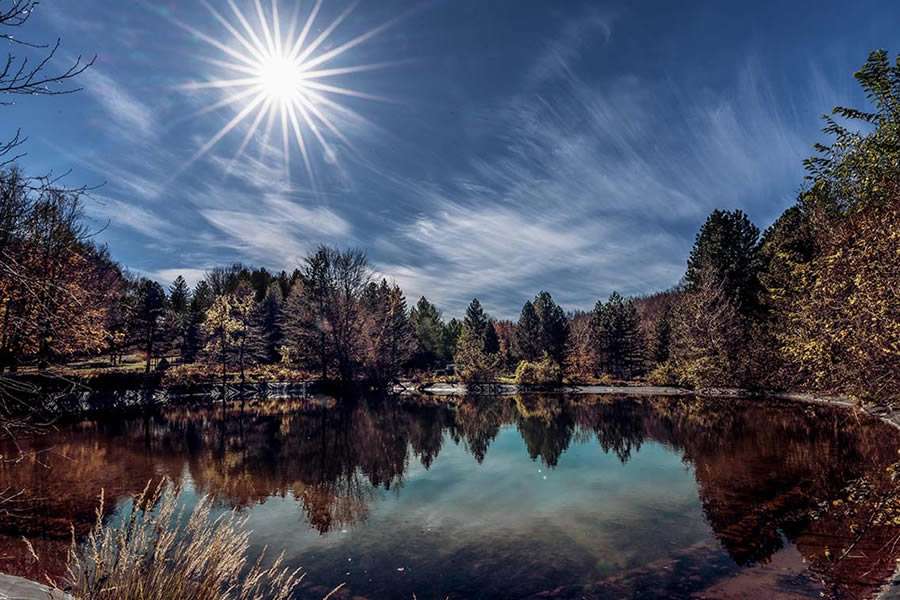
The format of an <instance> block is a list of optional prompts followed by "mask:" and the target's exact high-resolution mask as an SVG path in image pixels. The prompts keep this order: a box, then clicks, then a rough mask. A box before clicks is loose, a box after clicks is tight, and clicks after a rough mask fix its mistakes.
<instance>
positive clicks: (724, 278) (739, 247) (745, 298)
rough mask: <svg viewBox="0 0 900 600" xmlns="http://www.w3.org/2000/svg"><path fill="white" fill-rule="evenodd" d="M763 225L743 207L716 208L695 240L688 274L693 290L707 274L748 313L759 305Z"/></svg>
mask: <svg viewBox="0 0 900 600" xmlns="http://www.w3.org/2000/svg"><path fill="white" fill-rule="evenodd" d="M758 270H759V228H757V227H756V225H754V224H753V223H752V222H751V221H750V219H749V217H747V215H746V214H744V213H743V211H740V210H733V211H725V210H718V209H717V210H714V211H713V212H712V213H711V214H710V215H709V217H707V219H706V222H705V223H704V224H703V227H701V228H700V232H699V233H698V234H697V239H696V240H695V241H694V246H693V248H691V254H690V257H689V258H688V267H687V272H686V273H685V275H684V279H685V283H686V284H687V288H688V289H689V290H696V289H699V288H700V287H701V286H702V285H703V283H704V281H703V278H704V276H708V277H713V278H714V280H715V285H719V284H721V285H722V286H724V292H725V295H726V296H727V297H728V298H729V299H730V300H731V301H732V302H733V303H735V304H736V305H737V306H738V307H739V309H740V310H741V312H743V313H744V314H750V313H752V312H753V311H754V310H755V309H756V307H757V296H758V280H757V272H758Z"/></svg>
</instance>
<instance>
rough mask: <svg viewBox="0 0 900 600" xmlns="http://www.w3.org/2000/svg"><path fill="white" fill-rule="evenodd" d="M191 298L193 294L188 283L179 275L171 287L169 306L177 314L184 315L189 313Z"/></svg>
mask: <svg viewBox="0 0 900 600" xmlns="http://www.w3.org/2000/svg"><path fill="white" fill-rule="evenodd" d="M190 296H191V292H190V288H188V284H187V281H185V280H184V277H182V276H181V275H179V276H178V277H176V278H175V281H173V282H172V285H170V286H169V306H170V307H171V308H172V310H173V311H174V312H175V313H177V314H179V315H183V314H185V313H186V312H187V309H188V303H189V302H190Z"/></svg>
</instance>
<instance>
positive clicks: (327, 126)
mask: <svg viewBox="0 0 900 600" xmlns="http://www.w3.org/2000/svg"><path fill="white" fill-rule="evenodd" d="M200 1H201V2H202V4H203V5H204V6H205V7H206V9H207V10H208V11H209V12H210V13H211V14H212V16H213V17H214V19H215V20H216V21H217V22H218V23H219V24H220V25H221V26H222V27H223V28H224V30H225V32H226V33H227V34H228V36H225V37H223V36H220V35H218V34H208V33H204V32H203V31H200V30H198V29H196V28H194V27H192V26H190V25H188V24H186V23H183V22H181V21H178V20H176V19H174V18H173V19H172V21H173V22H174V23H175V24H176V25H178V26H179V27H181V28H182V29H185V30H186V31H188V32H189V33H191V34H192V35H193V36H194V37H195V38H196V39H199V40H201V41H203V42H205V43H206V44H208V45H209V46H210V47H211V48H213V49H215V50H216V51H217V55H215V56H199V57H198V58H199V59H200V60H202V61H203V62H206V63H207V64H210V65H212V66H214V67H216V68H217V69H218V70H219V71H220V73H221V74H222V75H223V76H221V77H217V78H210V79H207V80H205V81H193V82H190V83H187V84H184V85H182V86H179V87H181V88H182V89H189V90H197V89H215V90H220V91H221V93H222V98H221V100H219V101H217V102H214V103H212V104H210V105H208V106H206V107H204V108H203V109H201V110H199V111H197V112H196V113H195V116H196V115H200V114H204V113H209V112H212V111H215V110H217V109H221V108H223V107H233V108H234V110H235V114H234V116H233V118H232V119H231V120H230V121H228V123H226V124H225V125H224V126H223V127H222V128H221V129H220V130H219V131H218V132H217V133H216V134H215V135H213V136H212V137H211V138H210V139H209V140H207V141H206V142H205V143H204V144H203V145H202V146H201V147H200V148H199V150H197V152H196V153H195V154H194V155H193V156H192V157H191V159H190V160H189V161H188V162H187V163H186V164H185V165H184V166H183V167H182V170H183V169H184V168H186V167H187V166H189V165H190V164H193V163H194V162H195V161H197V160H198V159H199V158H200V157H202V156H203V155H204V154H206V153H207V152H209V150H210V149H212V147H213V146H215V145H216V144H217V143H218V142H219V141H220V140H222V138H224V137H225V136H227V135H228V134H229V133H231V132H232V131H234V130H235V129H236V128H237V127H238V126H239V125H241V124H242V123H244V122H249V127H248V128H247V130H246V133H245V134H244V138H243V140H242V141H241V143H240V145H239V147H238V149H237V151H236V153H235V154H234V156H233V157H232V160H231V162H230V163H229V166H228V168H227V170H228V171H230V170H231V168H232V167H233V166H234V165H235V163H236V162H237V161H238V160H239V159H240V157H241V156H242V155H243V153H244V151H245V150H246V148H247V146H248V145H249V144H250V142H251V141H252V140H254V139H255V138H256V137H257V134H261V137H262V139H263V142H264V143H265V145H266V146H268V145H269V144H268V143H269V141H270V140H271V139H272V138H276V139H277V138H279V137H280V139H281V150H282V155H283V158H284V161H285V170H286V173H288V174H289V173H290V161H291V154H292V152H296V151H299V154H300V157H301V158H302V161H303V164H304V166H305V169H306V174H307V177H308V181H309V183H311V184H313V185H315V177H314V171H313V162H314V161H313V158H312V153H313V152H314V149H315V148H317V147H318V148H319V149H320V150H321V154H322V156H323V157H325V161H326V162H329V163H333V162H335V161H336V160H337V158H336V157H337V156H338V153H337V152H336V151H335V149H334V147H333V145H334V144H337V143H340V144H342V145H343V146H344V147H346V148H348V149H349V150H351V151H353V152H358V151H357V150H356V148H355V147H354V145H353V144H352V143H351V142H350V140H349V139H347V136H345V135H344V134H343V133H342V132H341V130H340V128H339V127H338V123H339V122H348V121H353V120H356V121H361V122H366V123H368V121H367V120H366V119H365V118H364V117H363V116H362V115H360V114H359V113H357V112H355V111H353V110H351V109H350V108H348V107H346V106H344V105H343V104H341V102H340V98H341V97H353V98H364V99H369V100H380V101H384V100H388V99H387V98H384V97H381V96H377V95H375V94H370V93H366V92H364V91H360V90H356V89H352V88H349V87H345V85H344V84H343V80H344V79H346V78H348V77H352V75H353V74H354V73H359V72H362V71H372V70H375V69H382V68H385V67H388V66H391V65H393V64H396V63H391V62H383V63H370V64H358V65H353V66H340V67H332V68H328V67H329V63H330V62H331V61H333V60H334V59H336V58H337V57H339V56H342V55H344V54H345V53H347V52H349V51H351V50H353V49H354V48H356V47H357V46H359V45H360V44H363V43H364V42H366V41H368V40H369V39H371V38H372V37H374V36H376V35H378V34H379V33H381V32H383V31H384V30H385V29H387V28H388V27H390V26H392V25H393V24H394V23H396V22H397V21H398V20H399V19H400V18H402V17H403V16H404V15H399V16H396V17H394V18H392V19H390V20H389V21H387V22H385V23H383V24H382V25H380V26H378V27H375V28H374V29H370V30H368V31H365V32H363V33H361V34H359V35H356V36H355V37H351V38H350V39H349V40H348V41H346V42H344V43H341V44H338V45H334V44H333V43H332V42H331V40H330V38H331V36H332V34H333V33H334V31H335V30H336V29H338V27H339V26H340V25H341V23H342V22H344V20H345V19H346V18H347V17H348V16H349V15H350V13H351V12H352V11H353V9H354V8H355V7H356V5H357V4H358V2H354V3H353V4H351V5H349V6H348V7H347V8H345V9H344V10H343V11H342V12H340V14H338V16H337V17H336V18H335V19H334V20H333V21H332V22H331V23H330V24H329V25H327V26H326V27H324V28H322V29H321V30H320V31H319V32H318V33H316V34H314V33H313V32H314V26H315V24H316V19H317V17H318V16H319V13H320V10H321V8H322V3H323V0H317V1H316V2H315V4H314V5H313V6H312V8H311V10H310V11H309V13H308V14H307V15H306V18H305V19H304V20H302V21H301V20H300V19H299V18H298V16H299V4H297V3H296V2H295V3H294V4H293V7H294V11H293V13H292V14H293V17H292V18H288V19H283V18H282V17H281V14H283V13H280V12H279V8H280V5H281V2H282V1H284V0H271V3H270V4H267V5H266V6H267V8H266V7H264V6H263V3H262V0H248V4H247V6H248V7H249V9H250V10H249V12H250V14H249V15H248V14H245V12H244V11H242V10H241V9H240V8H239V7H238V5H237V4H236V3H235V0H225V3H226V4H227V6H228V8H229V9H230V14H228V15H227V16H226V15H224V14H222V13H220V12H219V11H218V10H216V8H214V7H213V6H212V5H211V4H210V3H209V2H208V1H207V0H200ZM285 4H287V2H286V1H285ZM348 56H349V55H348ZM336 79H337V80H338V81H337V82H335V80H336ZM339 83H340V85H339ZM338 117H340V118H338ZM276 129H280V132H279V131H275V130H276Z"/></svg>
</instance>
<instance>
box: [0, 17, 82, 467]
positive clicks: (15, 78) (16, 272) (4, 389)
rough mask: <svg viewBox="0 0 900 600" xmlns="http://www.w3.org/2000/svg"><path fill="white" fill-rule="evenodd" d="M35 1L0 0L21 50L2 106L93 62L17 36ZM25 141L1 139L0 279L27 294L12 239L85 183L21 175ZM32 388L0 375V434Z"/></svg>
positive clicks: (1, 34)
mask: <svg viewBox="0 0 900 600" xmlns="http://www.w3.org/2000/svg"><path fill="white" fill-rule="evenodd" d="M38 4H39V3H38V1H37V0H0V39H5V40H6V41H7V43H8V44H9V45H10V47H11V48H13V49H16V50H19V51H21V52H22V55H19V54H17V53H16V52H13V51H12V50H10V52H9V53H8V54H7V58H6V60H5V61H2V62H0V96H2V98H0V106H9V105H11V104H14V103H15V100H13V98H15V97H16V96H59V95H64V94H71V93H74V92H77V91H79V89H80V88H78V87H76V86H72V85H71V83H72V80H73V79H74V78H76V77H77V76H79V75H81V74H82V73H84V71H85V70H86V69H88V68H89V67H91V66H92V65H93V64H94V61H95V59H96V57H92V58H90V59H88V60H84V59H82V57H81V56H79V57H78V58H76V59H75V60H74V61H73V62H71V63H70V64H69V65H68V67H63V68H60V69H56V68H55V66H54V63H55V58H56V55H57V52H58V51H59V48H60V40H59V39H57V40H56V42H55V43H53V44H44V43H36V42H33V41H29V40H28V39H26V38H23V37H19V36H17V35H16V34H15V32H16V31H17V30H19V29H20V28H22V27H24V26H25V25H26V23H27V22H28V20H29V19H30V18H31V16H32V15H33V14H34V11H35V9H36V8H37V6H38ZM30 55H36V56H37V58H32V56H30ZM0 60H2V59H0ZM25 141H26V138H25V137H23V135H22V131H21V129H16V131H15V133H14V134H12V135H11V137H9V138H8V139H7V140H6V141H3V142H0V283H3V284H4V285H5V286H6V287H8V288H10V289H19V290H24V291H25V292H24V293H25V294H26V295H27V294H39V290H38V289H37V287H36V286H35V285H34V282H33V281H32V279H31V278H30V277H29V275H28V273H27V272H26V271H25V270H24V269H23V268H22V264H21V261H20V260H19V259H18V258H16V256H15V253H13V252H12V251H11V245H14V244H17V243H18V240H19V239H21V236H22V234H23V232H24V229H25V228H26V227H25V226H26V224H27V223H28V222H29V219H31V217H33V216H34V214H35V209H36V208H38V207H39V206H41V199H45V198H48V197H51V196H52V197H67V198H74V199H75V201H74V202H73V206H75V207H76V208H75V211H76V212H77V198H78V196H79V195H80V194H81V193H83V192H84V191H85V190H86V188H79V189H76V190H71V189H69V190H67V189H64V188H62V187H60V186H59V179H60V178H59V177H54V176H53V175H52V174H47V175H45V176H42V177H28V176H25V175H23V174H22V173H21V172H20V171H19V170H18V169H16V168H15V167H14V166H13V163H14V162H15V161H16V160H17V159H18V158H21V157H22V154H21V153H17V149H18V148H20V146H22V144H24V143H25ZM49 289H50V290H51V291H52V292H53V294H57V293H60V294H62V293H64V291H63V290H62V289H60V288H59V286H51V287H50V288H49ZM8 309H9V307H8V306H7V307H6V311H5V312H6V313H7V315H10V313H9V310H8ZM13 329H14V328H12V327H10V324H9V323H8V322H6V317H4V323H3V330H4V331H5V332H11V331H13ZM5 335H6V333H4V336H5ZM4 345H6V344H5V343H4ZM35 391H36V390H34V388H33V386H30V385H27V384H25V383H24V382H22V381H21V380H14V379H11V378H8V377H4V376H2V375H0V437H5V436H10V435H11V434H12V432H13V431H14V430H19V429H21V428H22V427H25V426H27V421H26V420H22V419H19V418H17V417H16V415H19V414H27V413H28V412H32V413H33V410H31V411H25V412H23V410H22V408H23V407H22V406H21V403H22V402H23V400H22V399H23V398H30V399H32V400H33V399H34V398H35V397H36V395H35ZM26 408H28V407H26ZM3 458H6V457H0V460H2V459H3Z"/></svg>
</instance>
